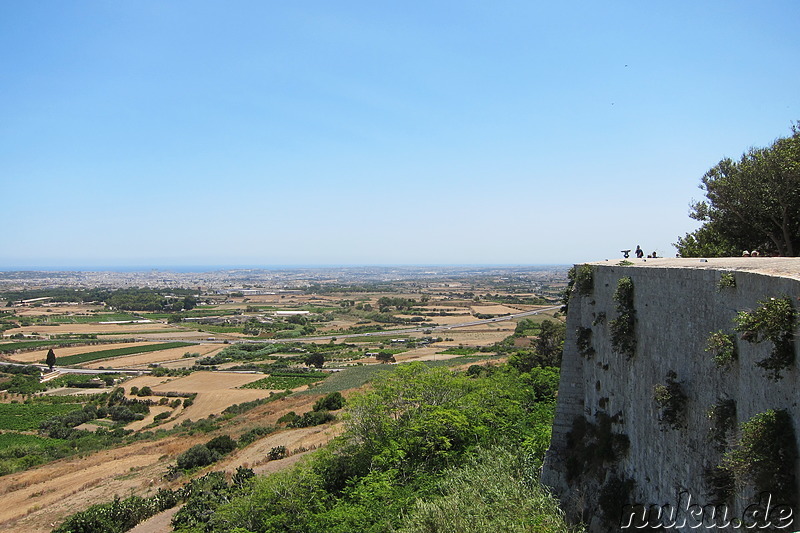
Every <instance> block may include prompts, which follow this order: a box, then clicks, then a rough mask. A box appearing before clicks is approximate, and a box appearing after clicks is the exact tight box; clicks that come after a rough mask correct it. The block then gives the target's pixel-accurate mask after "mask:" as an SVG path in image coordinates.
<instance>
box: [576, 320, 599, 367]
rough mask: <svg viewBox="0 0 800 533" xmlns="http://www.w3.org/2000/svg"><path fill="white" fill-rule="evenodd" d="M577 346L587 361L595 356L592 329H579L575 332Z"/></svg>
mask: <svg viewBox="0 0 800 533" xmlns="http://www.w3.org/2000/svg"><path fill="white" fill-rule="evenodd" d="M575 344H576V345H577V347H578V353H579V354H581V355H582V356H583V357H584V358H586V359H591V358H592V356H594V354H595V350H594V347H593V346H592V328H584V327H579V328H578V329H577V330H576V331H575Z"/></svg>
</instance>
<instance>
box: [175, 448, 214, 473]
mask: <svg viewBox="0 0 800 533" xmlns="http://www.w3.org/2000/svg"><path fill="white" fill-rule="evenodd" d="M220 457H221V455H220V454H219V453H218V452H215V451H211V450H209V449H208V447H207V446H206V445H205V444H196V445H194V446H192V447H191V448H189V449H188V450H186V451H185V452H183V453H182V454H180V455H179V456H178V460H177V467H178V469H180V470H191V469H193V468H199V467H201V466H207V465H210V464H212V463H215V462H217V461H218V460H219V459H220Z"/></svg>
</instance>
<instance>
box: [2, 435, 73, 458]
mask: <svg viewBox="0 0 800 533" xmlns="http://www.w3.org/2000/svg"><path fill="white" fill-rule="evenodd" d="M59 442H64V441H62V440H60V439H50V438H47V437H38V436H36V435H27V434H24V433H13V432H10V433H0V450H2V451H6V450H8V449H9V448H15V447H16V448H39V449H42V448H46V447H47V446H51V445H53V444H56V443H59ZM2 451H0V455H2Z"/></svg>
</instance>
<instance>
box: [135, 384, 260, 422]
mask: <svg viewBox="0 0 800 533" xmlns="http://www.w3.org/2000/svg"><path fill="white" fill-rule="evenodd" d="M263 377H264V375H263V374H234V373H228V372H195V373H193V374H191V375H189V376H186V377H182V378H164V377H155V376H140V377H137V378H134V379H132V380H130V381H128V382H126V383H125V388H126V390H130V388H131V387H134V386H135V387H139V388H140V389H141V388H142V387H144V386H148V387H150V388H151V389H153V391H154V392H185V393H197V396H196V397H195V399H194V402H193V403H192V405H190V406H189V407H187V408H186V409H183V410H182V411H180V412H179V413H178V415H177V416H176V417H175V418H173V419H171V420H167V421H166V422H165V423H164V424H161V425H159V426H158V427H159V428H164V429H170V428H172V427H175V426H176V425H177V424H180V423H181V422H183V421H184V420H188V419H191V420H199V419H201V418H206V417H208V415H218V414H220V413H222V411H224V410H225V409H226V408H227V407H230V406H231V405H233V404H237V403H242V402H251V401H253V400H258V399H260V398H267V397H269V394H270V392H272V391H269V390H264V389H237V387H241V386H242V385H246V384H247V383H251V382H253V381H257V380H259V379H261V378H263Z"/></svg>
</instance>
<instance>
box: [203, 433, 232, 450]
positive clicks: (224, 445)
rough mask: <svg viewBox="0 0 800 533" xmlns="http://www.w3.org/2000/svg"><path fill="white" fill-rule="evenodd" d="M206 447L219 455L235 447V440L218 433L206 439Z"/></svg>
mask: <svg viewBox="0 0 800 533" xmlns="http://www.w3.org/2000/svg"><path fill="white" fill-rule="evenodd" d="M206 448H208V449H209V450H211V451H212V452H216V453H218V454H220V455H227V454H229V453H231V452H232V451H233V450H235V449H236V441H235V440H233V439H232V438H231V437H230V436H229V435H220V436H219V437H214V438H213V439H211V440H210V441H208V442H207V443H206Z"/></svg>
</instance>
